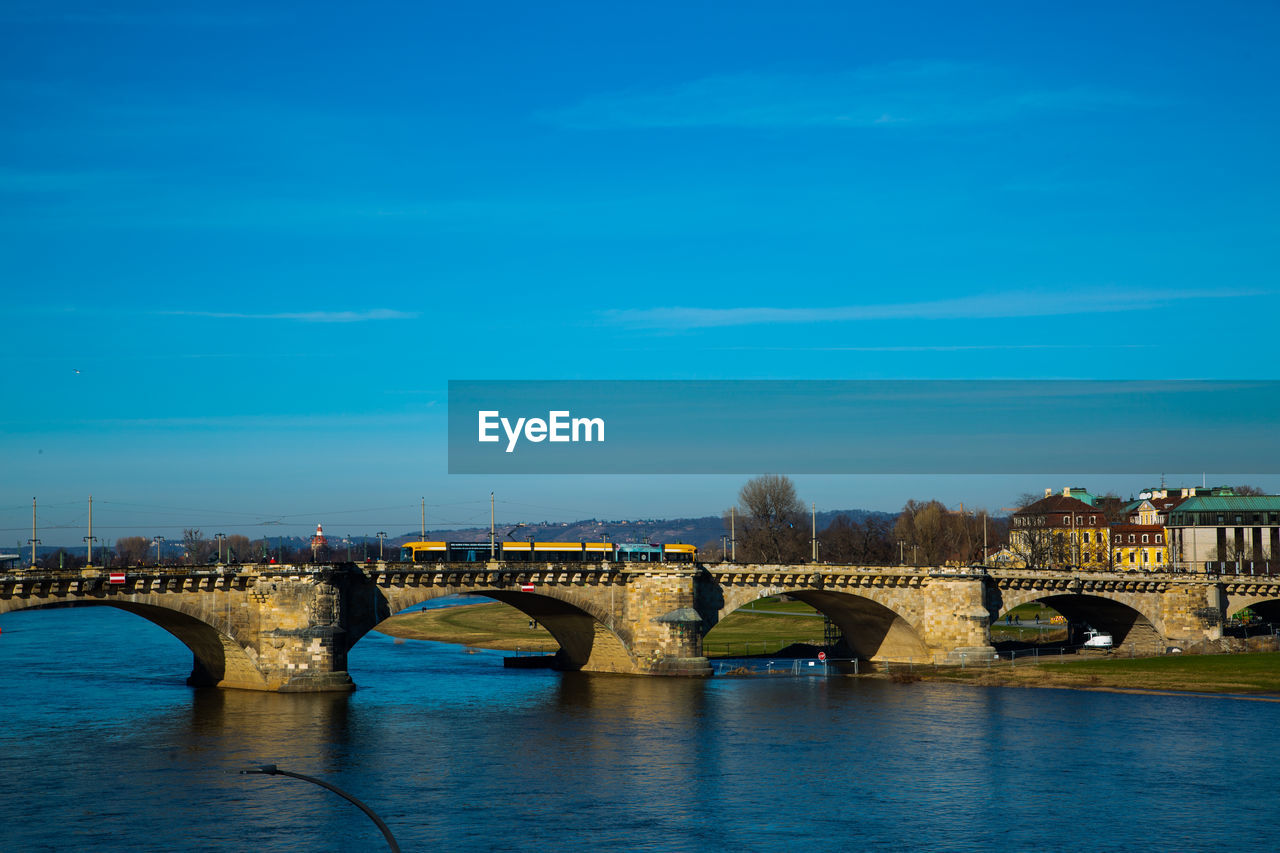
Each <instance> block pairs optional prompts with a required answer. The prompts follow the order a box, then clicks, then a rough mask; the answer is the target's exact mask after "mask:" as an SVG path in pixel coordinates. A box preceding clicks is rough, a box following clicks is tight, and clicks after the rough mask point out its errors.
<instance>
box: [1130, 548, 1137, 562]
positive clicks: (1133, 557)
mask: <svg viewBox="0 0 1280 853" xmlns="http://www.w3.org/2000/svg"><path fill="white" fill-rule="evenodd" d="M1129 562H1130V563H1136V562H1138V552H1137V551H1130V552H1129Z"/></svg>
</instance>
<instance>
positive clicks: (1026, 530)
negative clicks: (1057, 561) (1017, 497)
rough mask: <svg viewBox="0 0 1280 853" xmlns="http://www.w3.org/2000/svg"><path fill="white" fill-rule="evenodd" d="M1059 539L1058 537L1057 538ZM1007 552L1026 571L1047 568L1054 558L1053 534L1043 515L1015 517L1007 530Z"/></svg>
mask: <svg viewBox="0 0 1280 853" xmlns="http://www.w3.org/2000/svg"><path fill="white" fill-rule="evenodd" d="M1057 538H1059V539H1060V537H1057ZM1009 550H1010V551H1012V552H1013V555H1014V556H1015V557H1017V558H1018V559H1019V560H1021V561H1022V562H1023V563H1024V564H1026V567H1027V568H1028V569H1044V568H1048V567H1049V566H1050V565H1051V564H1052V563H1053V561H1054V557H1055V550H1057V549H1055V537H1054V532H1053V530H1052V529H1051V528H1049V526H1048V521H1047V519H1046V518H1045V516H1043V515H1016V516H1014V517H1013V527H1011V528H1010V530H1009Z"/></svg>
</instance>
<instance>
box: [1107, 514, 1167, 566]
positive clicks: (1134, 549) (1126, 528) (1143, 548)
mask: <svg viewBox="0 0 1280 853" xmlns="http://www.w3.org/2000/svg"><path fill="white" fill-rule="evenodd" d="M1111 562H1112V565H1114V566H1115V567H1116V568H1117V569H1125V570H1127V571H1154V570H1163V569H1165V568H1167V567H1168V565H1169V537H1168V536H1166V535H1165V530H1164V525H1162V524H1113V525H1111Z"/></svg>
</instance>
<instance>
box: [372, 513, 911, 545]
mask: <svg viewBox="0 0 1280 853" xmlns="http://www.w3.org/2000/svg"><path fill="white" fill-rule="evenodd" d="M840 515H847V516H848V517H849V518H850V520H852V521H861V520H863V519H864V518H867V517H868V516H875V517H880V518H883V519H886V520H888V521H889V522H890V523H892V521H893V519H894V518H895V517H896V516H895V514H894V513H888V512H873V511H870V510H865V509H845V510H832V511H829V512H820V513H818V516H817V522H818V530H819V532H821V531H822V530H823V529H824V528H826V526H827V525H829V524H830V523H831V522H832V521H833V520H834V519H835V518H836V517H837V516H840ZM806 520H807V519H806ZM728 532H729V531H728V525H727V523H726V522H725V521H724V520H723V519H722V518H721V517H720V516H718V515H704V516H699V517H697V518H672V519H635V520H618V521H603V520H600V519H595V518H588V519H583V520H581V521H564V522H552V521H541V522H525V523H522V524H519V525H512V524H500V525H498V526H497V528H496V534H497V538H498V539H501V540H504V541H510V540H517V541H520V540H528V539H533V540H535V541H538V542H601V541H605V540H606V538H607V541H609V542H667V543H673V542H685V543H688V544H691V545H705V544H707V543H709V542H718V541H719V540H720V537H721V536H726V535H728ZM418 538H420V533H419V531H416V530H415V531H412V532H409V533H405V534H402V535H400V536H398V537H396V538H395V539H390V540H388V542H389V543H393V544H400V543H403V542H409V541H413V540H416V539H418ZM427 538H428V539H443V540H445V541H449V542H488V541H489V528H487V527H469V528H454V529H447V530H446V529H432V530H428V531H427Z"/></svg>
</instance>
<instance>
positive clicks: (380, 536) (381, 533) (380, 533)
mask: <svg viewBox="0 0 1280 853" xmlns="http://www.w3.org/2000/svg"><path fill="white" fill-rule="evenodd" d="M386 538H387V531H385V530H379V531H378V562H382V540H383V539H386Z"/></svg>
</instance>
